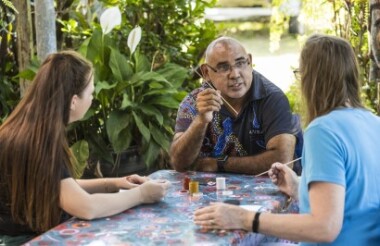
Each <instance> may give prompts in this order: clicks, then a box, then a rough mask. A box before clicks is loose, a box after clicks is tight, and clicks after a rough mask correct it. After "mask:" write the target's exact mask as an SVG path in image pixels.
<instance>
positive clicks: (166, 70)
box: [156, 63, 189, 88]
mask: <svg viewBox="0 0 380 246" xmlns="http://www.w3.org/2000/svg"><path fill="white" fill-rule="evenodd" d="M156 72H157V73H159V74H161V75H162V76H164V77H165V78H166V79H167V80H168V81H170V82H171V84H172V85H173V86H174V87H175V88H179V87H181V86H182V84H183V82H184V81H185V79H186V78H187V77H188V76H189V75H188V70H187V69H186V68H184V67H181V66H179V65H177V64H173V63H167V64H165V65H164V67H163V68H162V69H160V70H157V71H156Z"/></svg>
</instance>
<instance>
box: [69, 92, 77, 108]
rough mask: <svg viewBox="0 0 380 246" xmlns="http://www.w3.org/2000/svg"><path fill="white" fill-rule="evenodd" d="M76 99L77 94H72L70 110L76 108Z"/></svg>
mask: <svg viewBox="0 0 380 246" xmlns="http://www.w3.org/2000/svg"><path fill="white" fill-rule="evenodd" d="M77 100H78V96H77V95H74V96H73V97H72V98H71V103H70V110H72V111H75V108H76V105H77Z"/></svg>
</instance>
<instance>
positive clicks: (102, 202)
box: [60, 178, 170, 220]
mask: <svg viewBox="0 0 380 246" xmlns="http://www.w3.org/2000/svg"><path fill="white" fill-rule="evenodd" d="M101 181H102V180H101V179H100V180H98V181H94V183H97V182H101ZM169 184H170V183H169V182H167V181H154V180H152V181H147V182H145V183H143V184H142V185H140V186H138V187H136V188H132V189H129V190H126V191H123V192H117V193H108V194H105V193H96V194H89V193H87V192H86V191H85V190H84V189H82V187H81V186H80V185H79V184H78V183H77V182H76V181H75V180H74V179H72V178H67V179H63V180H62V181H61V193H60V205H61V208H62V209H63V210H65V211H66V212H67V213H69V214H71V215H73V216H76V217H79V218H83V219H88V220H91V219H94V218H101V217H106V216H110V215H114V214H117V213H120V212H122V211H124V210H126V209H129V208H131V207H134V206H136V205H139V204H141V203H153V202H157V201H159V200H161V198H162V197H163V196H164V195H165V193H166V190H167V188H168V187H169Z"/></svg>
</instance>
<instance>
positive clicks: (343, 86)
mask: <svg viewBox="0 0 380 246" xmlns="http://www.w3.org/2000/svg"><path fill="white" fill-rule="evenodd" d="M300 73H301V90H302V94H303V96H304V99H305V101H306V107H307V119H306V122H307V124H308V123H310V122H311V121H312V120H313V119H315V118H316V117H318V116H321V115H324V114H327V113H329V112H331V111H332V110H334V109H336V108H338V107H346V106H347V104H349V105H350V106H351V107H359V108H363V105H362V103H361V99H360V82H359V69H358V64H357V60H356V57H355V53H354V51H353V49H352V47H351V45H350V44H349V43H348V42H347V41H346V40H344V39H342V38H339V37H334V36H328V35H320V34H315V35H312V36H311V37H310V38H308V40H307V41H306V43H305V46H304V48H303V49H302V52H301V57H300Z"/></svg>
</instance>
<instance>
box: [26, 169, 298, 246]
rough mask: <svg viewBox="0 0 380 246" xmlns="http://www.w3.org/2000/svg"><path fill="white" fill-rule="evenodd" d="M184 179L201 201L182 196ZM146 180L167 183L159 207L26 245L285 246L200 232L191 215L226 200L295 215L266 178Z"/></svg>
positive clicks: (173, 175) (170, 173)
mask: <svg viewBox="0 0 380 246" xmlns="http://www.w3.org/2000/svg"><path fill="white" fill-rule="evenodd" d="M185 176H188V177H190V178H191V179H192V180H197V181H198V182H199V184H200V185H199V191H200V192H202V193H203V195H202V196H198V197H193V196H190V195H189V194H188V193H187V192H185V191H184V190H183V181H184V178H185ZM216 177H225V178H226V187H227V192H224V193H220V192H216V186H215V180H216ZM150 178H152V179H168V180H169V181H171V183H172V185H171V187H170V188H169V190H168V193H167V195H166V196H165V198H164V199H163V201H161V202H159V203H156V204H148V205H140V206H137V207H135V208H132V209H129V210H126V211H124V212H123V213H120V214H118V215H114V216H111V217H107V218H102V219H96V220H92V221H84V220H79V219H77V218H72V219H70V220H68V221H66V222H65V223H62V224H60V225H58V226H57V227H55V228H53V229H51V230H49V231H47V232H46V233H44V234H42V235H40V236H38V237H36V238H35V239H33V240H32V241H30V242H28V243H27V244H26V245H144V246H147V245H245V244H246V245H258V244H260V243H265V242H284V243H286V242H287V241H285V240H282V239H278V238H275V237H269V236H264V235H261V234H255V233H248V232H245V231H242V230H231V231H223V230H222V231H219V230H215V231H204V230H202V229H201V228H200V227H198V226H197V225H195V224H194V223H193V212H194V211H195V210H196V209H197V208H199V207H203V206H206V205H208V204H209V203H210V202H216V201H224V200H225V199H235V200H239V201H240V204H241V205H260V206H262V208H261V210H262V211H269V210H270V211H272V212H283V211H286V212H296V210H297V206H296V205H294V204H290V205H291V206H288V207H286V208H285V209H284V207H285V206H287V204H286V202H287V198H286V197H285V196H284V195H283V194H281V193H280V192H279V191H278V189H277V188H276V186H274V185H273V184H272V183H271V182H270V180H269V178H265V177H259V178H255V177H253V176H250V175H238V174H227V173H205V172H185V173H179V172H176V171H174V170H159V171H157V172H154V173H152V174H151V175H150ZM228 193H230V194H228Z"/></svg>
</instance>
